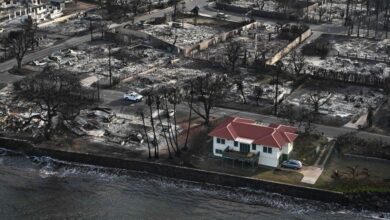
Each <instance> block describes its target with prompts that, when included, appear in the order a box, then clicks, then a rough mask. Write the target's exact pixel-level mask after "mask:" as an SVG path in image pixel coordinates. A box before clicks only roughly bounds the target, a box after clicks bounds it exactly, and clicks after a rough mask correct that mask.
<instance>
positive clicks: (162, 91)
mask: <svg viewBox="0 0 390 220" xmlns="http://www.w3.org/2000/svg"><path fill="white" fill-rule="evenodd" d="M164 90H165V89H164V88H161V89H160V90H159V91H158V92H157V93H156V94H155V100H156V108H157V117H158V120H159V121H160V124H161V128H162V132H163V136H164V139H165V142H166V144H167V149H168V154H169V159H171V158H172V153H171V149H170V144H169V141H168V136H167V132H166V129H165V128H164V124H163V122H162V119H161V114H160V110H161V104H162V102H161V100H162V97H161V96H160V94H161V93H164ZM168 132H169V131H168Z"/></svg>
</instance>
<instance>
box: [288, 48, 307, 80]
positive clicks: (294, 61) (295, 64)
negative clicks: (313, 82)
mask: <svg viewBox="0 0 390 220" xmlns="http://www.w3.org/2000/svg"><path fill="white" fill-rule="evenodd" d="M290 65H291V66H292V68H293V70H294V72H295V74H296V75H300V74H301V72H302V70H303V69H304V68H305V66H306V61H305V56H304V55H303V54H302V53H299V52H296V51H295V50H294V51H293V52H292V53H291V63H290Z"/></svg>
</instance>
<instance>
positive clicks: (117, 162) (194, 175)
mask: <svg viewBox="0 0 390 220" xmlns="http://www.w3.org/2000/svg"><path fill="white" fill-rule="evenodd" d="M0 147H2V148H5V149H10V150H14V151H19V152H23V153H25V154H27V155H30V156H49V157H52V158H55V159H59V160H64V161H69V162H77V163H84V164H90V165H96V166H104V167H110V168H120V169H127V170H134V171H142V172H149V173H153V174H157V175H161V176H165V177H170V178H177V179H181V180H187V181H195V182H200V183H210V184H215V185H222V186H228V187H247V188H250V189H254V190H264V191H267V192H273V193H280V194H282V195H286V196H292V197H299V198H304V199H310V200H317V201H323V202H328V203H339V204H343V205H346V204H348V199H347V197H346V196H345V195H344V194H343V193H339V192H334V191H327V190H321V189H315V188H311V187H304V186H296V185H290V184H284V183H278V182H272V181H267V180H259V179H254V178H249V177H242V176H236V175H231V174H226V173H219V172H212V171H206V170H200V169H194V168H188V167H182V166H175V165H169V164H163V163H156V162H150V161H144V160H136V159H123V158H114V157H106V156H100V155H92V154H81V153H75V152H67V151H60V150H54V149H48V148H38V147H36V146H35V145H34V144H32V143H31V142H29V141H25V140H19V139H12V138H6V137H0Z"/></svg>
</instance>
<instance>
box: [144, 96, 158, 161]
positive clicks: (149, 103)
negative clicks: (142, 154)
mask: <svg viewBox="0 0 390 220" xmlns="http://www.w3.org/2000/svg"><path fill="white" fill-rule="evenodd" d="M143 94H144V96H146V101H145V103H146V105H147V106H149V111H150V124H151V126H152V130H153V140H152V144H153V146H154V157H155V158H156V159H157V158H159V148H158V141H157V135H156V128H155V125H154V119H153V104H154V102H155V100H154V95H153V89H151V90H146V91H144V93H143Z"/></svg>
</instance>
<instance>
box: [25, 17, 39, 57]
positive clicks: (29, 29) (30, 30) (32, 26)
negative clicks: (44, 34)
mask: <svg viewBox="0 0 390 220" xmlns="http://www.w3.org/2000/svg"><path fill="white" fill-rule="evenodd" d="M21 28H22V30H24V32H25V33H26V35H27V37H28V41H29V46H30V47H31V49H32V50H34V49H35V45H36V43H37V41H36V37H35V34H36V32H37V30H38V24H37V23H36V22H35V20H34V19H33V18H32V17H31V16H27V18H26V19H25V20H24V21H23V22H22V23H21Z"/></svg>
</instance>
